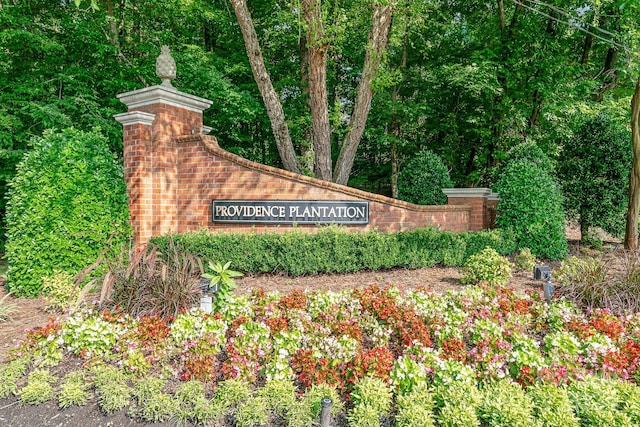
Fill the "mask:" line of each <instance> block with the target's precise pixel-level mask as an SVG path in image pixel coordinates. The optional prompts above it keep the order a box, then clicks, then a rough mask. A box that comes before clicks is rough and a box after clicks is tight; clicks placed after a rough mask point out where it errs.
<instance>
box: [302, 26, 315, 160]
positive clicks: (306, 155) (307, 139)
mask: <svg viewBox="0 0 640 427" xmlns="http://www.w3.org/2000/svg"><path fill="white" fill-rule="evenodd" d="M299 43H300V90H301V91H302V97H303V98H304V99H306V100H307V107H308V109H307V110H306V111H305V113H307V114H310V112H311V101H310V99H309V49H307V40H306V39H305V38H304V37H300V41H299ZM311 133H312V130H311V127H309V126H305V128H304V130H303V136H302V139H303V144H302V146H301V147H300V149H301V153H302V161H303V164H302V165H301V167H303V168H304V169H305V171H304V172H305V173H312V172H313V171H314V170H315V162H316V160H315V154H314V152H313V137H312V135H311Z"/></svg>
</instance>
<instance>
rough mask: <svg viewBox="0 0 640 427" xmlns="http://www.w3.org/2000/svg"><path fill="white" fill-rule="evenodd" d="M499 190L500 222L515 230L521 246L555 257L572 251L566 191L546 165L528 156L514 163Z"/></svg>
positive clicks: (506, 169) (537, 255)
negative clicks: (567, 229) (566, 221)
mask: <svg viewBox="0 0 640 427" xmlns="http://www.w3.org/2000/svg"><path fill="white" fill-rule="evenodd" d="M495 191H497V192H498V194H499V195H500V201H499V202H498V216H497V218H496V225H497V226H498V228H501V229H505V230H511V231H512V232H513V233H514V234H515V238H516V242H517V247H518V248H525V247H528V248H529V249H531V253H533V255H535V256H536V257H539V258H548V259H551V260H558V259H562V258H564V257H565V256H566V255H567V254H568V252H569V247H568V244H567V238H566V236H565V234H564V210H563V208H562V201H563V200H562V194H561V192H560V188H559V186H558V184H557V183H556V182H555V180H554V179H553V177H552V176H551V175H550V174H549V173H548V172H547V171H546V170H545V169H544V168H542V167H541V166H539V165H536V164H532V163H529V162H527V161H525V160H518V161H516V162H514V163H511V164H510V165H508V166H507V167H506V168H505V170H504V173H503V174H502V176H501V177H500V179H499V180H498V182H497V183H496V186H495Z"/></svg>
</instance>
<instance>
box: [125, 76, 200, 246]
mask: <svg viewBox="0 0 640 427" xmlns="http://www.w3.org/2000/svg"><path fill="white" fill-rule="evenodd" d="M118 98H119V99H120V100H121V101H122V102H123V103H125V104H126V105H127V107H128V109H129V110H128V112H127V113H124V114H118V115H116V116H115V118H116V120H118V121H119V122H121V123H122V124H123V125H124V130H125V131H124V141H123V142H124V153H125V172H127V171H128V172H129V173H130V176H128V177H127V191H128V193H129V202H130V206H129V208H130V209H131V220H132V227H133V230H134V236H135V239H136V240H135V241H136V243H145V242H147V241H148V240H149V238H150V237H151V236H157V235H161V234H166V233H169V232H177V231H178V163H177V161H178V152H177V143H176V139H177V138H178V137H180V136H184V135H191V134H199V133H202V131H203V123H202V112H203V111H204V110H205V109H206V108H208V107H209V106H210V105H211V103H212V102H211V101H208V100H206V99H203V98H199V97H196V96H193V95H189V94H186V93H183V92H180V91H178V90H177V89H175V88H174V87H172V86H151V87H147V88H144V89H140V90H135V91H133V92H127V93H123V94H120V95H118ZM133 117H137V119H133ZM141 120H142V122H141ZM143 122H144V123H143ZM139 132H142V134H141V135H143V137H139V136H138V135H139ZM136 162H143V163H142V164H141V165H138V164H137V163H136ZM127 168H129V169H127ZM141 195H144V197H141ZM134 215H135V222H134Z"/></svg>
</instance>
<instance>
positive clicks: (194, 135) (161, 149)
mask: <svg viewBox="0 0 640 427" xmlns="http://www.w3.org/2000/svg"><path fill="white" fill-rule="evenodd" d="M118 98H120V100H121V101H122V102H124V103H125V104H127V106H128V107H129V111H128V112H127V113H123V114H118V115H116V116H115V118H116V120H118V121H119V122H121V123H122V124H123V126H124V166H125V179H126V181H127V191H128V195H129V205H130V212H131V223H132V226H133V229H134V236H135V240H136V242H137V243H144V242H146V241H148V240H149V238H150V237H152V236H155V235H160V234H166V233H169V232H186V231H196V230H200V229H209V230H212V231H255V232H262V231H285V230H288V229H291V226H290V225H283V224H280V225H278V224H255V225H251V224H229V223H213V221H212V212H211V203H212V201H213V200H230V199H231V200H323V201H328V200H336V201H337V200H341V201H347V200H361V201H368V202H369V218H370V221H369V224H361V225H349V226H345V227H348V228H350V229H357V230H368V229H372V228H376V229H378V230H379V231H388V232H390V231H401V230H408V229H415V228H420V227H427V226H435V227H439V228H442V229H446V230H451V231H455V232H460V231H465V230H480V229H483V228H487V226H488V225H489V224H490V218H489V215H488V214H487V209H488V207H489V206H490V205H491V202H488V201H487V196H488V195H489V194H491V191H490V190H488V189H465V191H467V193H468V194H467V193H460V192H458V193H457V195H453V196H451V195H449V193H447V194H448V195H449V205H445V206H420V205H414V204H411V203H407V202H403V201H400V200H396V199H392V198H389V197H385V196H382V195H378V194H372V193H367V192H364V191H361V190H358V189H355V188H351V187H347V186H343V185H339V184H335V183H332V182H328V181H322V180H319V179H315V178H311V177H308V176H304V175H300V174H296V173H293V172H289V171H285V170H282V169H278V168H274V167H270V166H266V165H263V164H259V163H255V162H252V161H250V160H247V159H244V158H242V157H239V156H237V155H235V154H232V153H229V152H228V151H225V150H223V149H222V148H220V146H219V145H218V142H217V140H216V138H215V137H212V136H208V135H205V134H206V133H208V130H209V129H208V128H207V127H205V126H203V123H202V111H203V110H204V109H205V108H208V107H209V106H210V105H211V102H210V101H207V100H206V99H202V98H198V97H195V96H193V95H188V94H184V93H182V92H179V91H178V90H176V89H175V88H173V87H167V86H153V87H149V88H144V89H141V90H138V91H133V92H128V93H125V94H122V95H119V96H118ZM468 190H474V191H471V192H468ZM447 191H449V190H447ZM454 193H455V191H454ZM296 227H297V229H299V230H306V231H313V230H315V229H316V228H317V227H316V226H315V225H301V224H299V225H297V226H296Z"/></svg>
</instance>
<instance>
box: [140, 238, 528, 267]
mask: <svg viewBox="0 0 640 427" xmlns="http://www.w3.org/2000/svg"><path fill="white" fill-rule="evenodd" d="M151 241H152V243H154V244H156V245H158V247H159V250H160V251H161V252H166V251H167V250H169V248H170V245H171V241H174V242H175V245H176V247H178V248H179V250H180V251H181V252H187V253H191V254H194V256H196V257H198V258H200V259H209V260H224V261H227V262H230V265H233V267H234V269H236V270H239V271H242V272H244V273H247V274H251V273H269V272H276V271H279V272H284V273H287V274H289V275H292V276H298V275H303V274H317V273H346V272H354V271H359V270H364V269H370V270H380V269H388V268H393V267H409V268H420V267H431V266H434V265H436V264H441V265H445V266H450V267H454V266H461V265H462V264H463V263H464V261H465V260H466V259H468V258H469V257H470V256H471V255H473V254H474V253H477V252H479V251H481V250H482V249H484V248H485V247H492V248H494V249H495V250H496V251H498V252H499V253H500V254H502V255H506V254H510V253H512V252H513V251H514V250H515V246H516V245H515V239H514V235H513V233H510V232H509V231H501V230H491V231H479V232H465V233H459V234H454V233H452V232H450V231H440V230H437V229H435V228H423V229H417V230H411V231H403V232H399V233H380V232H378V231H375V230H371V231H366V232H349V231H347V230H345V229H344V228H340V227H336V226H330V227H323V228H321V229H319V230H318V232H317V233H304V232H299V231H295V230H294V231H290V232H285V233H264V234H257V233H208V232H206V231H200V232H196V233H185V234H176V235H169V236H160V237H154V238H153V239H152V240H151Z"/></svg>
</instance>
